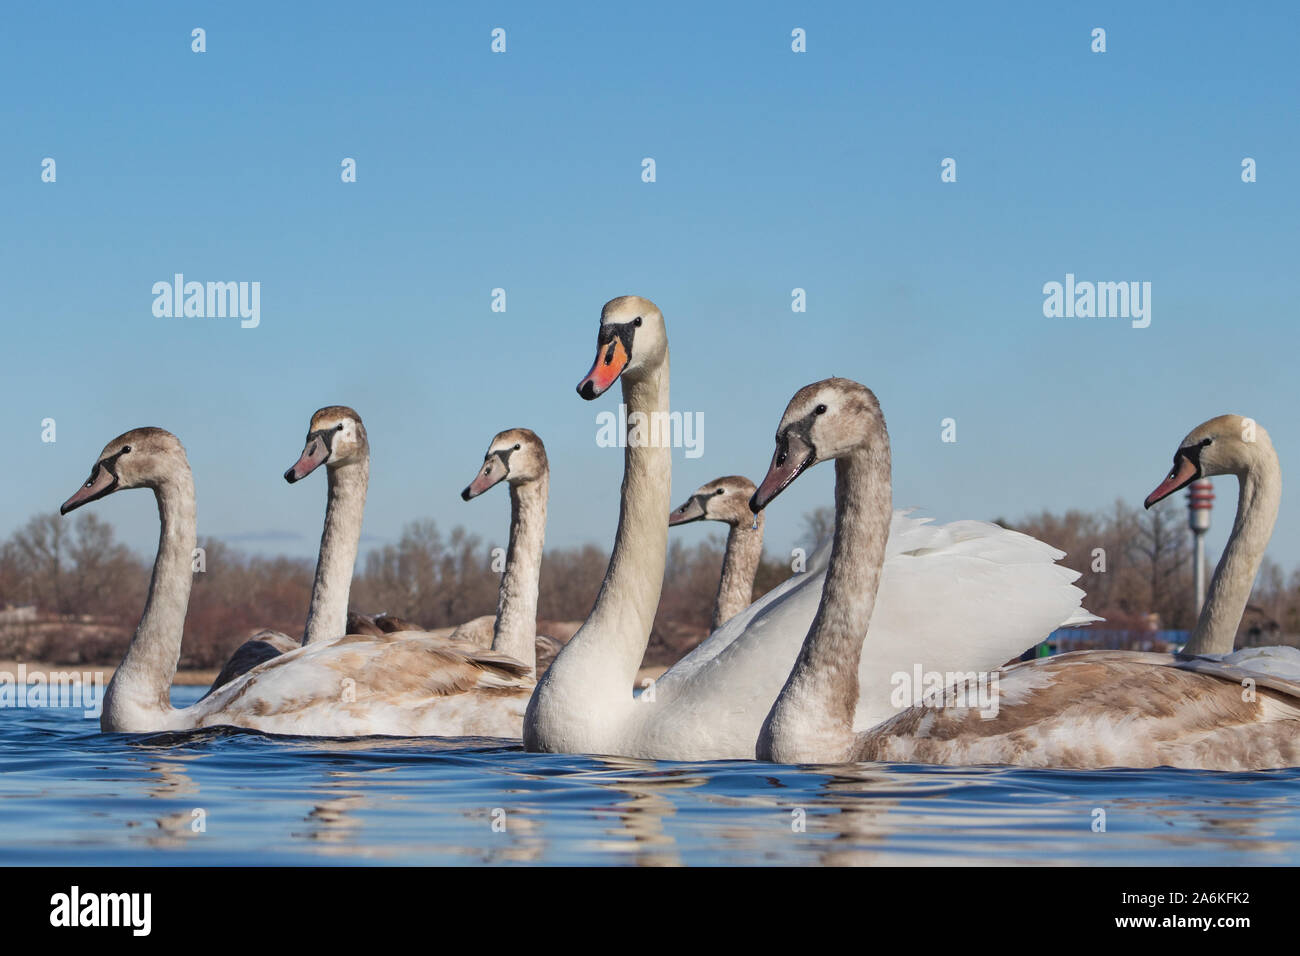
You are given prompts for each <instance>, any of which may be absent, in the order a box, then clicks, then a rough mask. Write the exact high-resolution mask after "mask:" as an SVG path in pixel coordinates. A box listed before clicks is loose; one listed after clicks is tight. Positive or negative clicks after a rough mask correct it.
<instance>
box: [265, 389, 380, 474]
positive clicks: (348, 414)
mask: <svg viewBox="0 0 1300 956" xmlns="http://www.w3.org/2000/svg"><path fill="white" fill-rule="evenodd" d="M369 457H370V442H369V440H368V439H367V438H366V426H365V425H363V424H361V416H360V415H358V414H357V413H356V412H355V411H353V410H352V409H350V408H348V407H347V406H346V405H326V406H325V407H324V408H322V409H320V410H319V411H317V412H316V414H315V415H313V416H312V417H311V424H310V425H308V426H307V443H306V444H305V445H304V446H303V449H302V454H301V455H300V456H299V457H298V461H297V462H296V463H295V464H294V466H293V467H292V468H290V469H289V470H288V471H286V472H285V473H284V480H285V481H287V482H289V484H293V483H294V482H295V481H301V480H302V479H304V478H306V477H307V476H308V475H310V474H311V473H312V472H313V471H315V470H316V469H317V468H318V467H320V466H321V465H325V466H327V467H329V468H337V467H339V466H340V465H348V464H353V463H356V462H360V461H365V460H366V459H368V458H369Z"/></svg>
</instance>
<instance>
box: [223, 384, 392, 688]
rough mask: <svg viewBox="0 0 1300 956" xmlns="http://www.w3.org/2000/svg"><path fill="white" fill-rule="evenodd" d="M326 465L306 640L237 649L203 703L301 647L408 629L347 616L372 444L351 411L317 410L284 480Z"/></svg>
mask: <svg viewBox="0 0 1300 956" xmlns="http://www.w3.org/2000/svg"><path fill="white" fill-rule="evenodd" d="M321 465H325V475H326V484H327V486H328V496H327V499H326V505H325V528H324V530H323V531H322V532H321V539H320V552H319V554H318V556H317V559H316V574H315V577H314V579H313V581H312V586H311V601H310V604H309V605H308V608H307V623H306V626H305V628H304V629H303V636H302V640H301V641H296V640H294V639H293V638H292V637H290V636H289V635H287V634H284V633H282V632H280V631H272V630H264V631H260V632H258V633H257V634H254V635H253V636H252V637H250V638H249V639H248V640H246V641H245V642H244V643H243V644H241V645H239V647H237V648H236V649H235V652H234V654H232V655H231V656H230V660H228V661H227V662H226V664H225V666H224V667H222V668H221V670H220V672H219V673H218V674H217V677H216V679H215V680H214V681H213V682H212V686H210V687H209V688H208V691H207V694H204V695H203V696H204V697H207V695H208V694H211V693H212V692H213V691H215V690H216V689H217V688H218V687H223V686H225V685H226V684H228V683H230V682H231V681H232V680H234V679H235V678H236V677H238V676H239V675H240V674H245V673H247V672H248V671H250V670H252V669H253V668H254V667H256V666H258V665H259V664H264V663H266V662H267V661H269V660H271V659H272V658H275V657H279V656H280V655H281V654H284V653H286V652H288V651H291V650H293V649H294V648H295V647H298V646H299V645H300V644H310V643H311V642H312V641H319V640H323V639H328V638H337V637H341V636H342V635H344V634H353V633H362V634H371V633H373V632H372V630H371V627H370V626H368V625H374V626H376V627H377V628H379V629H380V633H384V632H386V631H389V630H404V629H406V628H405V627H402V628H384V625H383V623H382V622H381V621H380V620H379V619H377V618H368V617H365V616H364V615H349V613H348V595H349V593H350V592H351V589H352V572H353V569H354V567H355V565H356V560H357V549H358V547H359V545H360V542H361V520H362V516H363V514H364V513H365V507H366V486H367V485H368V484H369V480H370V442H369V440H368V439H367V437H366V426H365V425H364V424H362V422H361V416H360V415H358V414H357V413H356V411H354V410H353V409H351V408H349V407H348V406H346V405H327V406H326V407H324V408H320V409H317V410H316V412H315V413H314V414H313V415H312V417H311V421H310V423H309V424H308V426H307V441H306V443H305V444H304V446H303V450H302V454H301V455H300V456H299V457H298V460H297V461H296V462H295V463H294V465H293V467H291V468H290V469H289V470H288V471H286V472H285V473H284V479H285V481H287V482H289V484H294V483H295V482H298V481H301V480H302V479H303V478H306V477H307V476H308V475H310V474H311V473H312V472H313V471H315V470H316V469H317V468H318V467H320V466H321ZM392 620H396V619H392ZM402 623H403V624H405V622H402Z"/></svg>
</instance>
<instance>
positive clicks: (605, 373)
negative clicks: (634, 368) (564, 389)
mask: <svg viewBox="0 0 1300 956" xmlns="http://www.w3.org/2000/svg"><path fill="white" fill-rule="evenodd" d="M627 359H628V356H627V350H626V349H624V348H623V343H622V341H621V340H619V339H617V338H616V339H612V340H611V341H609V342H604V343H602V344H601V345H600V346H599V347H598V348H597V349H596V361H595V362H593V363H592V365H591V371H590V372H588V373H587V375H586V377H585V378H584V379H583V380H582V381H581V382H579V383H578V394H579V395H581V396H582V397H583V398H585V399H587V400H588V401H591V400H592V399H593V398H597V397H599V396H601V395H603V394H605V392H606V391H607V390H608V389H609V387H610V386H611V385H613V384H614V383H615V382H616V381H617V380H618V377H619V376H620V375H622V374H623V369H625V368H626V367H627Z"/></svg>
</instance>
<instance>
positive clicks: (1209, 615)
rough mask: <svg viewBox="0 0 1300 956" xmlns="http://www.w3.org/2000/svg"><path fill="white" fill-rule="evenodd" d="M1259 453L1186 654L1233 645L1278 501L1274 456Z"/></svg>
mask: <svg viewBox="0 0 1300 956" xmlns="http://www.w3.org/2000/svg"><path fill="white" fill-rule="evenodd" d="M1261 451H1263V452H1265V454H1263V455H1262V461H1261V462H1260V463H1258V464H1256V465H1254V466H1252V467H1251V468H1249V469H1247V470H1246V471H1245V472H1244V473H1243V474H1242V475H1241V479H1240V486H1239V488H1238V492H1237V515H1236V518H1234V519H1233V523H1232V534H1231V535H1229V537H1228V544H1227V546H1226V547H1225V548H1224V549H1223V556H1222V557H1221V558H1220V559H1219V564H1218V566H1217V567H1216V568H1215V569H1214V577H1213V578H1212V579H1211V581H1210V587H1209V590H1208V591H1207V592H1206V595H1205V605H1204V607H1202V608H1201V614H1200V617H1199V618H1198V619H1197V622H1196V629H1195V630H1194V631H1193V632H1192V636H1191V638H1189V639H1188V641H1187V645H1186V646H1185V647H1184V648H1183V653H1185V654H1230V653H1232V648H1233V645H1234V644H1235V643H1236V639H1237V629H1238V627H1240V625H1241V616H1242V614H1243V613H1244V612H1245V610H1246V603H1247V602H1248V601H1249V600H1250V592H1251V589H1252V588H1253V587H1254V584H1255V575H1256V574H1257V573H1258V572H1259V566H1260V564H1261V563H1262V562H1263V560H1264V551H1265V549H1266V548H1267V547H1268V541H1269V538H1271V537H1272V535H1273V524H1274V522H1275V521H1276V520H1277V511H1278V505H1279V504H1280V502H1281V500H1282V470H1281V467H1280V466H1279V465H1278V460H1277V454H1276V453H1275V452H1274V451H1273V449H1272V446H1271V445H1270V446H1269V447H1268V448H1261Z"/></svg>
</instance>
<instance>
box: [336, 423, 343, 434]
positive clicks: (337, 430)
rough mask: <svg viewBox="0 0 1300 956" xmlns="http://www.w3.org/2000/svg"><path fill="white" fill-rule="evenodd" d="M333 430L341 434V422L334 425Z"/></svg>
mask: <svg viewBox="0 0 1300 956" xmlns="http://www.w3.org/2000/svg"><path fill="white" fill-rule="evenodd" d="M334 430H335V431H336V432H341V431H343V423H342V422H339V423H338V424H337V425H335V426H334Z"/></svg>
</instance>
